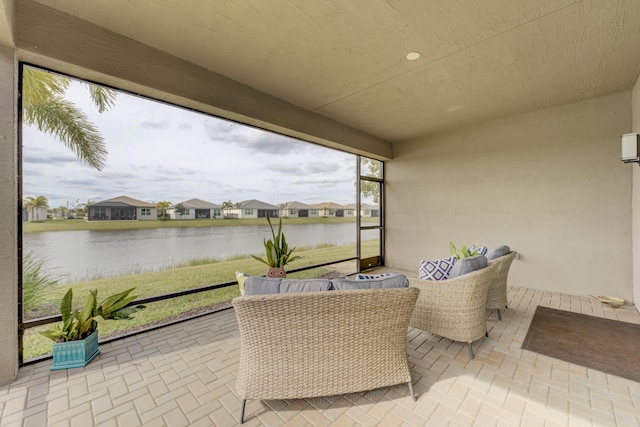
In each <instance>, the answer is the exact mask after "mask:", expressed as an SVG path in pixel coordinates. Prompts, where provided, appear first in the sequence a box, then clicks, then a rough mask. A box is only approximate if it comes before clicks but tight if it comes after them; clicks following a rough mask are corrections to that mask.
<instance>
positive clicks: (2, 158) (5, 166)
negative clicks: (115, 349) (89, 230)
mask: <svg viewBox="0 0 640 427" xmlns="http://www.w3.org/2000/svg"><path fill="white" fill-rule="evenodd" d="M14 63H15V61H14V56H13V49H8V48H5V47H3V46H0V324H1V325H2V328H0V342H2V346H1V347H0V384H7V383H10V382H12V381H13V380H14V379H15V377H16V374H17V372H18V307H17V301H18V286H17V283H18V267H17V266H18V261H17V244H16V236H17V219H16V218H17V212H18V206H17V200H18V195H17V184H16V176H17V171H16V143H15V129H16V122H17V121H16V107H15V99H16V96H15V82H16V76H15V66H14Z"/></svg>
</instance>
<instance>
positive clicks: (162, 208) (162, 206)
mask: <svg viewBox="0 0 640 427" xmlns="http://www.w3.org/2000/svg"><path fill="white" fill-rule="evenodd" d="M169 207H171V202H158V203H156V208H157V209H158V216H159V217H162V218H164V217H165V215H166V214H167V209H169Z"/></svg>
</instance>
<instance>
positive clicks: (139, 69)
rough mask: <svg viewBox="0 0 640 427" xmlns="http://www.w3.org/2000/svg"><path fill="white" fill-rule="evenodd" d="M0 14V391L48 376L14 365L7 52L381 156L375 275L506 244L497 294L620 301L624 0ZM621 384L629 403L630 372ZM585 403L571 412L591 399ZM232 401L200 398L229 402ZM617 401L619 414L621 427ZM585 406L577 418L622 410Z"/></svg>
mask: <svg viewBox="0 0 640 427" xmlns="http://www.w3.org/2000/svg"><path fill="white" fill-rule="evenodd" d="M0 6H1V7H0V91H1V95H0V110H1V111H2V114H1V115H0V135H1V138H0V141H1V142H0V162H1V165H2V166H1V167H0V199H1V203H0V224H1V226H0V242H1V243H2V244H1V245H0V295H2V298H0V318H2V319H3V320H4V321H5V325H6V327H5V328H3V332H2V335H1V336H2V337H3V338H4V341H5V342H6V344H5V345H3V346H2V348H1V349H0V383H2V384H11V383H14V382H15V380H16V378H27V377H29V378H34V377H30V375H35V377H38V376H39V375H45V373H44V372H45V370H46V369H45V368H42V369H40V370H37V369H36V368H26V369H29V370H30V371H28V373H27V371H23V370H22V369H23V368H20V367H19V363H18V353H19V351H18V339H17V337H18V310H19V307H18V304H17V301H18V284H19V282H20V280H21V277H20V276H21V270H20V266H21V259H22V255H23V254H22V247H21V235H20V232H19V231H20V226H19V224H18V212H20V208H21V202H20V196H19V195H20V192H19V189H20V185H21V179H22V174H21V167H22V166H21V162H20V159H19V151H20V150H19V149H18V146H19V141H20V138H21V135H20V126H19V123H20V120H21V118H20V112H19V110H18V108H17V106H18V98H19V95H20V81H19V69H20V64H23V63H26V64H30V65H33V66H36V67H42V68H44V69H47V70H52V71H54V72H58V73H61V74H64V75H68V76H73V77H76V78H79V79H84V80H86V81H90V82H94V83H97V84H100V85H105V86H107V87H112V88H116V89H120V90H124V91H127V92H128V93H132V94H140V95H142V96H145V97H149V98H151V99H156V100H160V101H163V102H167V103H170V104H173V105H178V106H181V107H185V108H187V109H193V110H195V111H199V112H203V113H207V114H211V115H214V116H217V117H221V118H225V119H230V120H233V121H235V122H238V123H242V124H247V125H250V126H254V127H256V128H260V129H265V130H268V131H272V132H276V133H279V134H282V135H286V136H291V137H294V138H298V139H300V140H302V141H307V142H309V143H313V144H318V145H321V146H325V147H330V148H334V149H338V150H341V151H343V152H346V153H351V154H354V155H362V156H365V157H367V158H372V159H376V160H380V161H383V162H384V188H385V193H384V194H385V199H384V215H383V219H384V239H383V241H384V264H385V266H386V267H390V268H397V269H402V270H409V271H415V270H416V269H417V266H418V263H419V262H420V260H424V259H436V258H440V257H442V256H443V255H445V254H446V253H447V252H448V247H449V242H451V241H454V242H482V243H483V244H486V245H488V246H497V245H500V244H508V245H509V246H510V247H512V248H514V249H515V250H517V251H518V253H519V257H518V259H517V260H515V261H514V263H513V265H512V267H511V271H510V275H509V282H510V285H511V286H513V289H512V290H511V292H512V294H510V295H511V298H514V295H519V294H520V292H523V293H528V292H531V293H532V294H535V295H538V294H537V293H541V294H545V293H547V292H549V293H560V294H562V295H570V296H571V298H575V300H576V301H582V302H584V303H585V304H586V301H588V300H589V298H590V297H589V295H603V294H604V295H615V296H618V297H620V298H624V299H625V300H627V301H628V302H629V304H628V305H627V306H625V310H628V312H629V313H631V314H630V315H629V316H631V315H635V313H637V310H636V308H635V303H636V302H637V301H638V300H640V282H639V281H638V280H639V279H638V277H639V274H638V271H640V270H639V269H640V264H639V262H638V261H637V259H638V250H639V249H638V248H639V247H640V246H639V244H640V243H639V242H640V237H639V236H638V229H639V227H638V224H639V222H638V221H639V218H640V208H639V206H638V200H639V199H638V194H637V184H638V182H640V181H639V179H640V178H639V177H640V175H638V174H639V172H640V169H638V166H636V165H635V164H624V163H622V162H621V161H620V156H621V153H620V138H621V136H622V135H623V134H628V133H634V132H636V133H637V132H640V85H639V84H638V77H639V75H640V57H638V55H637V52H638V50H639V48H640V27H638V26H637V25H636V22H638V20H639V19H640V8H638V7H637V2H636V1H634V0H613V1H610V2H598V1H588V0H583V1H569V0H567V1H559V0H558V1H556V0H554V1H522V2H503V1H500V0H487V1H484V2H473V4H469V2H451V1H444V0H443V1H426V2H425V1H413V0H410V1H402V2H388V1H382V0H380V1H374V2H370V1H355V2H347V3H341V2H338V3H335V2H310V3H309V2H298V1H277V2H253V1H243V2H224V3H221V2H211V3H203V2H167V3H158V2H154V1H152V0H143V1H138V2H128V1H119V0H117V1H110V2H101V1H97V0H96V1H86V0H85V1H83V0H70V1H65V2H58V1H54V0H19V1H18V0H1V1H0ZM114 196H117V194H115V195H114ZM554 295H555V294H554ZM534 299H535V298H534ZM526 312H527V309H523V310H522V313H526ZM506 313H509V310H507V312H506ZM511 313H512V315H513V314H514V313H517V310H515V309H514V310H513V311H512V312H511ZM223 316H224V315H223ZM624 316H625V317H626V316H627V315H626V314H625V315H624ZM526 319H528V318H526V317H523V318H520V319H518V320H515V319H513V321H514V322H517V323H518V325H520V326H518V327H522V324H523V323H522V322H523V321H524V324H526ZM223 320H224V321H226V320H228V319H223ZM223 323H224V322H223ZM506 325H507V324H501V325H499V327H500V328H503V327H506ZM233 328H234V326H229V330H233ZM223 329H224V328H223ZM225 330H226V329H225ZM497 330H498V329H497ZM510 332H512V331H510ZM505 333H506V331H505ZM517 333H518V332H516V335H517ZM230 334H231V335H233V332H230ZM415 334H417V333H415ZM417 335H419V334H417ZM413 338H416V336H415V335H414V336H413ZM149 339H151V340H153V339H155V338H149ZM211 339H212V340H215V338H211ZM417 339H418V340H420V339H425V340H426V339H427V338H417ZM414 342H415V341H414ZM124 343H126V340H125V341H124ZM112 345H113V346H114V347H117V346H119V345H125V344H117V343H115V342H114V344H112ZM417 346H418V347H419V345H418V344H417ZM481 348H482V347H481ZM486 348H487V349H488V348H491V349H492V350H491V352H490V353H489V354H487V353H485V354H482V353H481V355H483V356H485V359H484V360H485V361H484V362H483V363H485V364H486V363H489V364H491V361H492V360H495V358H499V359H501V360H502V358H504V357H506V356H505V354H507V352H506V350H505V348H503V347H501V346H500V345H497V344H496V343H495V342H494V345H493V346H491V345H489V346H488V347H486ZM127 351H128V350H127ZM234 351H237V348H236V349H232V350H230V352H231V353H233V352H234ZM105 353H107V352H106V351H105ZM456 354H457V353H456ZM518 354H520V353H518ZM123 357H125V356H123ZM232 357H233V356H232ZM525 357H526V356H525ZM454 358H455V356H454ZM414 362H415V363H416V364H417V363H418V362H416V359H414ZM545 362H546V361H545ZM545 362H541V363H545ZM105 363H106V362H105ZM438 363H440V362H438ZM38 366H39V365H38ZM43 366H44V365H43ZM430 366H431V365H430ZM483 366H486V365H483ZM468 368H469V366H468V365H465V366H464V367H460V369H463V370H464V369H468ZM33 369H36V371H33ZM109 369H111V368H109ZM126 369H130V368H125V370H126ZM228 369H229V370H232V368H228ZM470 369H473V368H470ZM478 369H479V371H475V374H474V375H482V372H481V371H482V369H483V368H478ZM568 369H569V370H572V369H574V367H573V366H569V367H568ZM575 369H577V370H579V368H575ZM126 372H129V371H128V370H127V371H126ZM456 372H458V373H460V372H461V371H456ZM465 372H466V374H461V375H462V376H463V377H464V375H470V374H469V372H468V371H465ZM21 375H26V376H27V377H21ZM126 375H127V374H126V373H123V376H126ZM132 375H134V376H135V374H132ZM550 375H553V374H550ZM585 375H586V376H587V377H588V376H589V375H590V373H586V374H585ZM593 375H596V376H597V374H593ZM99 377H100V375H96V377H95V378H94V379H97V378H99ZM56 378H58V377H54V378H53V380H55V379H56ZM69 378H70V379H71V380H72V379H73V375H71V376H70V377H69ZM92 378H93V377H92ZM131 378H133V377H131ZM563 378H565V377H564V376H563ZM565 379H566V378H565ZM23 381H27V382H31V379H29V380H23ZM64 381H67V379H66V378H65V379H64ZM91 381H93V379H91V380H90V382H91ZM563 381H564V380H563ZM581 381H582V380H576V381H575V382H572V383H571V384H573V386H572V387H575V388H580V385H579V384H582V383H581ZM36 382H37V380H36ZM430 385H431V384H430V383H429V385H428V386H430ZM184 386H185V387H188V386H187V385H184ZM552 388H553V387H552ZM623 388H624V390H625V391H624V392H623V394H625V395H626V396H627V397H629V396H635V397H630V399H631V400H634V399H635V400H634V401H635V402H636V405H637V384H636V383H625V384H624V386H623ZM5 390H6V391H7V392H8V390H9V388H6V389H5ZM38 390H40V389H38ZM42 390H44V389H42ZM42 390H41V391H42ZM82 390H84V389H82ZM228 390H231V389H230V388H229V389H228ZM532 390H533V391H532ZM536 390H538V389H536V386H535V385H532V387H531V388H527V392H526V393H525V392H523V393H524V394H525V395H531V394H533V395H535V394H536ZM609 390H610V391H611V392H612V393H614V394H615V393H617V391H619V389H618V387H617V385H613V386H609ZM55 392H56V391H55V390H50V389H47V391H46V392H45V391H42V393H43V394H44V395H46V394H47V393H54V394H55ZM447 392H455V390H453V391H452V390H446V391H444V392H443V394H442V396H440V397H441V400H442V401H441V402H440V403H443V404H445V407H444V408H445V409H446V408H448V409H450V408H449V407H448V406H446V400H447V398H446V394H447ZM33 393H40V392H38V391H36V392H33ZM73 393H76V391H73ZM77 393H82V391H77ZM217 393H219V391H217ZM587 393H588V392H587ZM160 394H162V393H160ZM392 394H393V393H392ZM65 396H66V395H65ZM549 396H551V394H549V395H547V394H545V396H544V399H543V400H545V404H546V401H547V400H549V401H551V400H553V397H549ZM590 396H591V397H590V400H588V402H586V401H581V402H579V403H577V404H578V405H579V406H580V405H584V406H588V407H590V408H593V407H596V406H598V402H601V401H600V400H599V398H598V397H594V396H593V395H590ZM520 397H521V396H520V395H518V398H520ZM109 398H110V399H117V398H118V396H116V395H114V394H113V393H111V394H110V395H109ZM105 399H106V398H105ZM216 399H218V397H216ZM232 399H235V396H233V394H232V392H230V395H229V397H221V398H220V400H217V402H219V403H218V404H216V407H224V408H226V409H225V411H227V412H228V413H229V414H234V411H235V410H236V409H237V408H235V407H233V408H231V407H228V408H227V406H228V405H235V403H229V401H231V400H232ZM385 399H386V398H385ZM385 399H383V400H385ZM608 399H609V398H608ZM356 400H357V399H356ZM374 400H375V399H374ZM391 400H393V399H391ZM462 401H464V398H462ZM234 402H235V400H234ZM402 402H404V401H402ZM607 402H609V403H606V404H604V406H606V407H605V408H601V411H604V412H606V413H607V414H612V413H613V414H616V413H618V412H616V410H617V404H616V403H615V402H616V399H615V398H612V399H609V400H607ZM316 403H317V406H318V407H322V405H324V404H325V403H324V402H316ZM538 403H539V402H538ZM105 404H106V405H109V403H105ZM227 404H228V405H227ZM351 404H354V405H356V406H357V403H353V402H351V403H349V404H347V403H344V404H339V405H338V406H339V407H340V408H345V407H346V406H350V405H351ZM467 404H469V405H471V404H470V403H467ZM518 404H519V405H521V406H524V407H528V406H527V403H526V402H525V403H522V402H520V401H519V400H518ZM49 405H52V404H51V403H49ZM275 405H277V404H275ZM383 405H384V404H383ZM418 405H419V407H420V409H416V408H415V407H412V408H411V409H410V411H413V412H420V411H422V412H420V413H422V414H423V415H424V414H425V413H430V412H429V410H428V409H425V408H426V407H431V406H430V405H434V403H433V402H432V401H430V400H428V399H426V400H424V401H423V403H418ZM115 406H117V405H115ZM405 406H406V405H405V404H404V403H401V404H400V409H396V411H400V412H402V411H403V409H402V408H403V407H405ZM454 406H455V405H454ZM566 406H567V407H572V403H570V402H567V403H566ZM631 406H632V409H631V410H630V412H629V413H626V415H625V417H626V416H627V415H628V417H630V418H625V419H634V420H635V422H636V423H637V417H638V415H637V414H638V412H637V411H638V409H637V406H636V407H633V405H631ZM47 408H49V407H47ZM378 408H381V407H378ZM456 408H457V406H456ZM67 409H68V408H67ZM130 409H131V408H130V407H126V408H124V407H123V408H122V410H123V413H125V412H126V411H128V410H130ZM272 409H273V408H272ZM334 409H335V408H334ZM405 409H406V408H405ZM5 410H6V406H5ZM47 410H49V409H47ZM202 410H203V411H204V409H202ZM302 410H304V409H302ZM378 410H379V411H383V409H378ZM443 410H444V409H443ZM181 411H183V410H181ZM36 412H37V411H36ZM187 412H188V411H187ZM472 412H473V411H472ZM38 413H39V412H38ZM618 414H619V413H618ZM114 417H115V415H114ZM518 417H520V418H517V419H518V421H513V420H512V421H513V422H512V423H513V424H515V425H517V424H518V423H519V422H520V420H521V417H522V414H520V415H518ZM589 417H591V418H589V421H588V422H589V423H591V424H589V425H611V423H613V422H616V421H619V420H618V419H617V418H616V416H615V415H614V417H613V419H612V418H611V417H609V415H607V417H605V418H606V420H600V421H596V420H595V419H596V418H597V417H596V416H594V415H593V414H592V415H590V416H589ZM16 418H20V417H16ZM351 418H352V420H356V419H357V417H355V418H354V417H351ZM109 419H111V418H109ZM382 419H384V417H382V416H381V417H380V418H377V421H371V423H370V425H375V423H376V422H377V423H379V422H381V420H382ZM21 420H22V419H21V418H20V419H19V420H15V422H16V423H18V424H17V425H19V422H21ZM410 420H411V418H410V417H409V416H407V418H406V419H405V421H406V422H408V423H411V422H412V421H410ZM567 420H568V418H562V417H561V419H559V420H556V421H555V422H556V423H557V424H559V425H565V424H566V423H565V422H564V421H567ZM192 421H193V420H192ZM307 421H308V422H310V423H313V422H315V421H313V420H309V419H307ZM333 421H335V420H333ZM467 421H468V420H467ZM467 421H464V420H463V421H461V423H462V424H464V423H465V422H467ZM12 422H13V421H12ZM61 422H62V423H63V424H64V423H65V422H66V421H63V420H61ZM105 422H106V420H105ZM165 422H166V420H165ZM265 423H267V422H265ZM353 423H357V421H354V422H353ZM276 424H277V423H276ZM175 425H178V422H176V424H175Z"/></svg>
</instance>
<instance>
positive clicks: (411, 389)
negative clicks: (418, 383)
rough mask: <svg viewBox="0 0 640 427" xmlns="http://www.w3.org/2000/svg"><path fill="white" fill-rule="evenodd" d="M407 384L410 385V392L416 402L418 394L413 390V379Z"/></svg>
mask: <svg viewBox="0 0 640 427" xmlns="http://www.w3.org/2000/svg"><path fill="white" fill-rule="evenodd" d="M407 385H408V386H409V394H411V400H413V401H414V402H415V401H416V395H415V393H414V392H413V384H412V383H411V381H409V382H408V383H407Z"/></svg>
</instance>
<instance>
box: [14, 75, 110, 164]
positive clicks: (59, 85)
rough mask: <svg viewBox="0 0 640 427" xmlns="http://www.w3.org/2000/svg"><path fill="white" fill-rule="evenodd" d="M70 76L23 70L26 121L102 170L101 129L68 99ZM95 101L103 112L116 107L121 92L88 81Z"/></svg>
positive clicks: (104, 155)
mask: <svg viewBox="0 0 640 427" xmlns="http://www.w3.org/2000/svg"><path fill="white" fill-rule="evenodd" d="M70 81H71V80H70V79H69V78H68V77H64V76H60V75H57V74H52V73H49V72H46V71H41V70H38V69H35V68H31V67H24V68H23V73H22V110H23V119H24V122H25V123H26V124H29V125H33V126H36V127H37V128H38V130H39V131H41V132H45V133H49V134H51V135H53V136H55V137H57V138H58V139H60V141H62V143H63V144H64V145H66V146H67V147H68V148H69V149H71V151H73V152H74V153H76V155H77V156H78V158H79V159H80V160H82V161H84V162H86V163H87V164H89V166H91V167H92V168H94V169H97V170H102V168H103V167H104V165H105V162H106V157H107V149H106V147H105V144H104V140H103V138H102V136H101V135H100V133H99V132H98V129H97V128H96V127H95V126H94V125H93V124H92V123H91V122H89V119H88V118H87V115H86V114H85V113H84V112H82V111H81V110H79V109H78V108H77V107H76V106H75V105H74V104H73V103H72V102H71V101H69V100H67V99H65V98H64V93H65V91H66V90H67V88H68V87H69V83H70ZM88 86H89V93H90V95H91V100H92V101H93V103H94V104H95V105H96V107H97V108H98V111H99V112H100V113H102V112H104V111H106V110H107V109H108V108H110V107H112V106H113V104H114V102H115V99H116V96H117V93H116V92H115V91H114V90H112V89H107V88H104V87H101V86H96V85H93V84H88Z"/></svg>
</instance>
